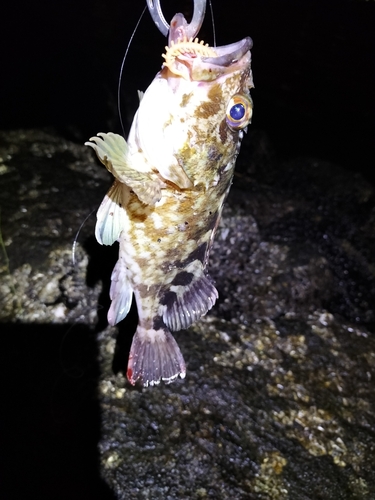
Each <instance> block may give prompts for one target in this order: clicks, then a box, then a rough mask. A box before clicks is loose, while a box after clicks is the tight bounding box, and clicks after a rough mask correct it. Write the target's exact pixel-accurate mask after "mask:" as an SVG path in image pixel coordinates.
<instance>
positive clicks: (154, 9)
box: [146, 0, 207, 38]
mask: <svg viewBox="0 0 375 500" xmlns="http://www.w3.org/2000/svg"><path fill="white" fill-rule="evenodd" d="M206 1H207V0H194V12H193V18H192V20H191V23H190V24H189V25H188V32H189V36H191V37H192V38H194V37H195V35H197V33H198V32H199V30H200V29H201V26H202V23H203V19H204V16H205V14H206ZM146 2H147V7H148V10H149V11H150V14H151V17H152V19H153V21H154V23H155V25H156V27H157V28H158V29H159V31H161V33H162V34H163V35H164V36H168V32H169V28H170V26H169V24H168V23H167V21H166V20H165V17H164V15H163V12H162V10H161V6H160V0H146Z"/></svg>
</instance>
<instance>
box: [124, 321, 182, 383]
mask: <svg viewBox="0 0 375 500" xmlns="http://www.w3.org/2000/svg"><path fill="white" fill-rule="evenodd" d="M185 374H186V366H185V361H184V358H183V356H182V354H181V351H180V348H179V347H178V345H177V342H176V341H175V339H174V338H173V336H172V334H171V332H170V331H169V330H168V329H167V328H166V327H163V328H160V329H159V330H154V329H149V330H148V329H146V328H144V327H141V326H140V325H138V328H137V331H136V332H135V334H134V337H133V342H132V346H131V348H130V354H129V362H128V370H127V377H128V380H129V382H130V383H131V384H132V385H135V383H136V382H137V381H140V382H141V383H142V384H143V385H144V386H146V387H147V386H148V385H156V384H159V383H160V381H163V382H165V383H166V384H169V383H171V382H173V380H175V379H176V378H177V377H178V376H180V377H181V378H185Z"/></svg>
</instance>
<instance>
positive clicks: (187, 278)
mask: <svg viewBox="0 0 375 500" xmlns="http://www.w3.org/2000/svg"><path fill="white" fill-rule="evenodd" d="M193 278H194V275H193V274H192V273H188V272H187V271H181V272H180V273H178V274H176V276H175V277H174V279H173V281H172V283H171V285H176V286H178V285H181V286H187V285H190V283H191V282H192V281H193Z"/></svg>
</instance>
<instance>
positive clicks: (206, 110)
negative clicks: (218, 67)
mask: <svg viewBox="0 0 375 500" xmlns="http://www.w3.org/2000/svg"><path fill="white" fill-rule="evenodd" d="M207 97H208V101H205V102H203V103H202V105H201V106H200V107H199V108H197V110H196V111H195V113H194V116H195V117H196V118H209V117H210V116H213V115H216V114H217V113H218V112H219V111H220V108H221V104H222V100H223V93H222V90H221V86H220V85H219V84H218V83H216V84H215V85H212V87H211V89H210V90H209V92H208V94H207Z"/></svg>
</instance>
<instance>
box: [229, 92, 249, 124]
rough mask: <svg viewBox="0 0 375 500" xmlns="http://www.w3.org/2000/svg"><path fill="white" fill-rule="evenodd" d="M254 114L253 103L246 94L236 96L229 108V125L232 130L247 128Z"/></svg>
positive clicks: (230, 102) (231, 100)
mask: <svg viewBox="0 0 375 500" xmlns="http://www.w3.org/2000/svg"><path fill="white" fill-rule="evenodd" d="M252 114H253V103H252V101H251V99H250V98H249V97H248V96H247V95H245V94H235V95H234V96H232V97H231V99H230V101H229V104H228V106H227V112H226V120H227V125H228V126H229V127H230V128H231V129H232V130H240V129H242V128H245V127H246V126H247V125H248V124H249V123H250V121H251V117H252Z"/></svg>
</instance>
